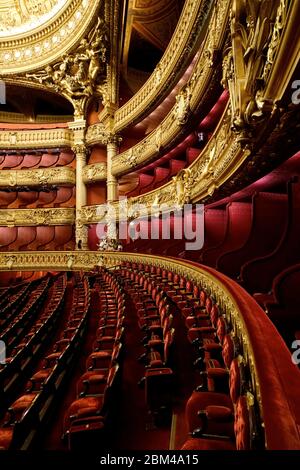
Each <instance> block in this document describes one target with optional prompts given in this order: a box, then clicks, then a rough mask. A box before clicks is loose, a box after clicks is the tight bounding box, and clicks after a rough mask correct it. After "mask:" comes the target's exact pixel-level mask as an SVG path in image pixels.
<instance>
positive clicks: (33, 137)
mask: <svg viewBox="0 0 300 470" xmlns="http://www.w3.org/2000/svg"><path fill="white" fill-rule="evenodd" d="M72 144H73V134H72V132H71V131H70V129H61V128H57V129H37V130H35V129H30V130H24V129H23V130H17V129H16V130H15V129H13V130H5V131H0V149H9V150H12V149H16V150H17V149H20V150H27V149H45V148H71V147H72Z"/></svg>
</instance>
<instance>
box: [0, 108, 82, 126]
mask: <svg viewBox="0 0 300 470" xmlns="http://www.w3.org/2000/svg"><path fill="white" fill-rule="evenodd" d="M72 119H73V115H72V116H71V115H65V116H64V115H61V114H58V115H52V114H37V115H36V116H35V119H34V124H49V123H50V124H52V123H53V124H57V123H67V122H70V121H72ZM0 123H13V124H18V125H20V124H32V121H31V120H30V118H29V117H28V116H25V114H22V113H11V112H5V111H0Z"/></svg>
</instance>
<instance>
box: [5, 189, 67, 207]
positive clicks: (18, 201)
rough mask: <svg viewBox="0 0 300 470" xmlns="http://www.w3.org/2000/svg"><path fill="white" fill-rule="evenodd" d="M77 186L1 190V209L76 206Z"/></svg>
mask: <svg viewBox="0 0 300 470" xmlns="http://www.w3.org/2000/svg"><path fill="white" fill-rule="evenodd" d="M74 206H75V188H74V187H73V188H71V187H59V188H49V189H47V190H45V189H43V190H42V189H41V190H36V191H34V190H32V191H25V190H23V191H22V189H18V190H14V189H13V188H12V190H9V191H3V190H2V191H1V190H0V209H37V208H40V207H44V208H52V207H74Z"/></svg>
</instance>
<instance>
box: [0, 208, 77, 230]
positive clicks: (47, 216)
mask: <svg viewBox="0 0 300 470" xmlns="http://www.w3.org/2000/svg"><path fill="white" fill-rule="evenodd" d="M74 222H75V209H69V208H55V209H0V226H1V227H25V226H26V227H29V226H30V227H31V226H39V225H73V224H74Z"/></svg>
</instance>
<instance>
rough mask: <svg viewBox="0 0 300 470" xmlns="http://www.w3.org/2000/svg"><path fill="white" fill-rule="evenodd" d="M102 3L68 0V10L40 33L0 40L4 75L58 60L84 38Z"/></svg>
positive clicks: (0, 65) (45, 26)
mask: <svg viewBox="0 0 300 470" xmlns="http://www.w3.org/2000/svg"><path fill="white" fill-rule="evenodd" d="M101 3H102V0H94V1H92V2H91V1H88V0H68V2H67V4H66V8H65V9H64V10H63V11H61V12H60V13H59V14H58V15H56V16H55V17H54V18H52V19H51V20H49V22H47V23H46V24H44V25H42V26H41V28H40V30H39V31H38V32H37V31H33V32H31V33H28V34H22V35H20V36H16V37H8V38H2V39H1V38H0V68H1V74H3V75H4V74H16V73H22V72H28V71H30V70H34V69H35V68H37V67H43V66H45V65H47V64H49V63H51V62H53V61H55V60H58V59H59V58H60V57H62V56H63V55H64V54H66V53H67V52H68V51H69V50H70V49H72V47H74V45H75V44H76V43H77V42H78V41H79V40H80V38H82V37H83V35H84V33H85V32H86V31H87V29H88V28H89V27H90V25H91V23H92V22H93V21H94V19H95V16H96V13H97V10H98V8H99V6H100V4H101ZM70 32H72V34H70Z"/></svg>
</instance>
